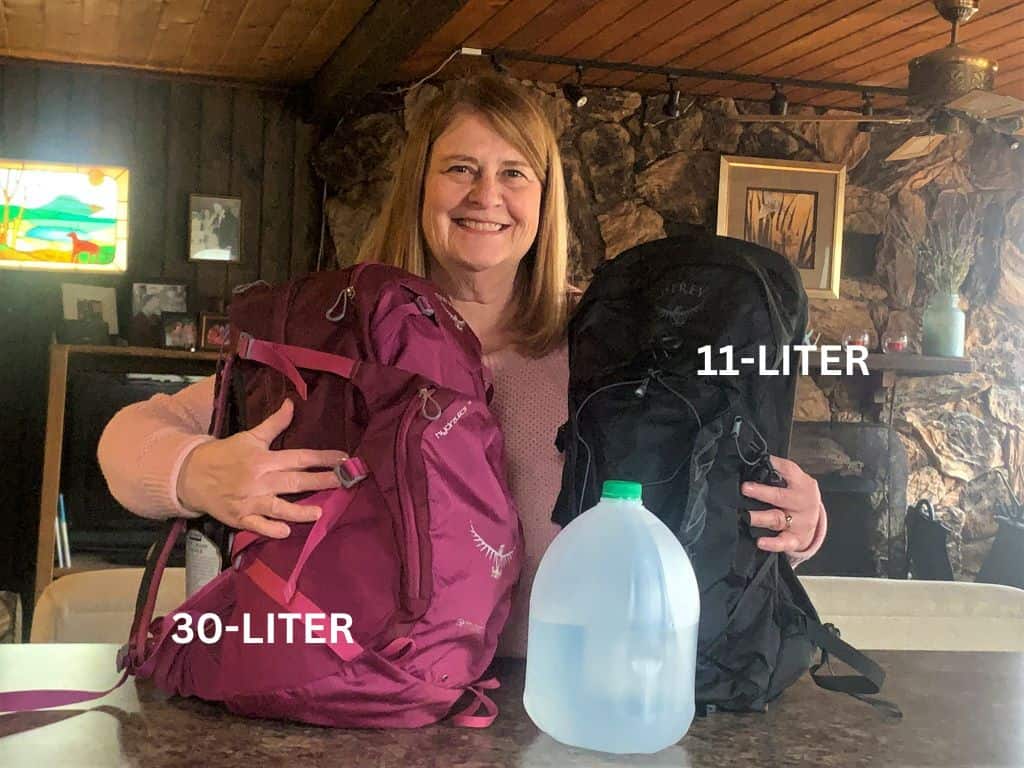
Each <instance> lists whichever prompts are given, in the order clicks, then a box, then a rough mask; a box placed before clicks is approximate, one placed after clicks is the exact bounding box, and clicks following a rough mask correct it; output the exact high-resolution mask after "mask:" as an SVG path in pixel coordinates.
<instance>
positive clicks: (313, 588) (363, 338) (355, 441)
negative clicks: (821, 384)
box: [0, 264, 523, 727]
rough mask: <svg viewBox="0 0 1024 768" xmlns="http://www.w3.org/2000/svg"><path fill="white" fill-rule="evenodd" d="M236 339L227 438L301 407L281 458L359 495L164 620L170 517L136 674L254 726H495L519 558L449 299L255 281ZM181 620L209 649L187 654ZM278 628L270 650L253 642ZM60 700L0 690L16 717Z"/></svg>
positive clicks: (146, 592)
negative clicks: (500, 649) (329, 458)
mask: <svg viewBox="0 0 1024 768" xmlns="http://www.w3.org/2000/svg"><path fill="white" fill-rule="evenodd" d="M231 327H232V347H233V351H232V353H231V354H230V355H228V356H227V358H226V361H225V363H224V365H223V366H222V367H221V369H220V371H219V373H218V379H217V400H216V404H215V408H214V423H213V425H212V427H211V432H212V433H213V434H215V435H217V436H218V437H223V436H226V435H229V434H232V433H234V432H236V431H239V430H243V429H248V428H250V427H253V426H255V425H257V424H259V423H260V422H262V421H263V420H264V419H265V418H267V417H268V416H269V415H270V414H271V413H273V412H274V411H276V410H277V409H278V408H279V407H280V405H281V403H282V402H283V401H284V399H285V398H291V399H292V401H293V403H294V405H295V409H294V417H293V419H292V423H291V426H290V427H289V428H288V429H287V430H286V431H285V432H284V433H282V434H281V435H280V436H279V438H278V439H277V441H275V443H274V445H272V448H314V449H332V450H341V451H345V452H347V453H348V454H349V455H350V456H351V457H352V458H350V459H349V460H348V461H346V462H345V463H344V464H343V466H342V467H340V468H338V470H337V471H338V473H339V476H340V478H341V479H342V483H343V487H341V488H339V489H336V490H331V491H323V492H320V493H316V494H312V495H308V496H306V497H305V498H298V499H294V498H293V499H292V500H297V502H298V503H309V504H316V505H319V506H320V507H321V509H322V511H323V512H322V515H321V517H320V519H319V520H317V521H316V523H314V524H294V523H293V524H291V529H292V532H291V535H290V536H289V537H288V538H286V539H267V538H264V537H262V536H258V535H256V534H252V533H250V532H238V533H237V534H236V535H235V537H234V541H233V545H232V551H231V555H232V564H231V567H229V568H228V569H227V570H225V571H223V572H222V573H221V574H220V575H219V576H217V577H216V578H214V579H213V580H212V581H211V582H209V583H208V584H207V585H206V586H204V587H203V588H202V589H200V590H199V591H198V592H196V593H195V594H194V595H192V596H191V597H190V598H189V599H188V600H186V601H185V602H184V603H183V604H182V605H181V606H180V607H179V608H178V609H177V611H175V613H174V614H172V615H169V616H164V617H161V618H157V619H156V620H152V621H151V618H152V612H153V605H154V603H155V599H156V593H157V588H158V585H159V580H160V574H161V572H162V570H163V567H164V565H165V564H166V561H167V557H168V556H169V554H170V551H171V549H172V548H173V546H174V544H175V542H176V541H177V539H178V538H179V536H180V534H181V532H182V531H183V529H184V523H185V521H184V520H180V519H179V520H176V521H174V523H173V524H172V525H170V526H169V527H168V531H167V532H166V534H165V536H164V537H163V538H162V540H161V541H160V542H158V544H157V546H156V547H155V550H154V551H155V552H157V553H158V554H157V556H155V557H151V558H150V560H151V562H150V564H149V565H148V566H147V569H146V574H145V576H144V577H143V582H142V585H141V587H140V592H139V602H138V606H137V610H136V616H135V624H134V626H133V628H132V636H131V638H130V641H129V643H128V645H126V646H125V647H124V648H123V649H122V650H121V654H120V662H121V664H122V667H123V669H124V670H125V674H129V673H130V674H133V675H135V676H136V677H138V678H141V679H151V680H153V681H154V682H155V684H156V685H157V686H158V687H159V688H161V689H163V690H165V691H168V692H171V693H175V694H178V695H182V696H197V697H200V698H202V699H206V700H211V701H223V702H224V703H225V705H226V706H227V708H228V709H229V710H231V711H233V712H236V713H239V714H243V715H250V716H254V717H269V718H280V719H287V720H299V721H303V722H307V723H316V724H320V725H329V726H339V727H415V726H421V725H426V724H429V723H434V722H437V721H438V720H441V719H442V718H444V717H445V716H446V715H448V714H449V713H450V711H451V710H452V708H453V706H454V705H455V704H456V702H457V700H458V699H460V698H461V697H462V696H463V695H464V694H467V693H468V694H471V696H469V697H467V698H469V699H471V700H470V701H469V706H468V708H466V709H465V710H463V711H462V712H461V713H459V714H457V715H456V716H455V717H454V718H453V722H455V723H456V724H458V725H467V726H477V727H483V726H486V725H489V724H490V723H491V722H492V721H493V720H494V718H495V716H496V714H497V709H496V707H495V706H494V704H493V702H492V701H491V700H490V699H489V698H488V697H487V695H486V694H485V693H484V690H486V689H489V688H494V687H497V682H496V681H494V680H482V679H481V678H482V676H483V675H484V673H485V671H486V670H487V667H488V665H489V664H490V662H491V660H492V658H493V656H494V652H495V648H496V647H497V643H498V635H499V633H500V632H501V630H502V628H503V626H504V624H505V621H506V619H507V617H508V614H509V609H510V603H511V598H512V592H513V588H514V586H515V584H516V581H517V579H518V576H519V571H520V567H521V562H522V551H523V550H522V533H521V529H520V524H519V518H518V515H517V513H516V509H515V506H514V504H513V502H512V499H511V496H510V494H509V489H508V485H507V482H506V476H505V464H504V448H503V441H502V436H501V432H500V429H499V426H498V423H497V421H496V418H495V416H494V414H492V413H491V411H490V409H489V408H488V401H489V398H490V390H489V386H488V383H487V377H486V374H485V369H484V367H483V364H482V362H481V353H480V344H479V342H478V340H477V339H476V337H475V336H474V334H473V332H472V331H471V330H470V329H469V326H468V325H467V324H466V322H465V321H464V320H463V319H462V318H461V317H459V315H458V313H457V312H456V311H455V309H454V308H453V307H452V305H451V303H450V302H449V300H448V299H447V298H446V297H445V296H444V295H443V294H441V292H440V291H439V290H438V289H437V288H436V287H435V286H433V284H431V283H430V282H428V281H426V280H423V279H421V278H417V277H414V276H412V275H409V274H407V273H405V272H403V271H401V270H399V269H396V268H393V267H386V266H382V265H376V264H373V265H370V264H368V265H359V266H356V267H352V268H349V269H345V270H341V271H334V272H326V273H317V274H314V275H310V276H308V277H304V278H301V279H298V280H295V281H293V282H291V283H288V284H286V285H282V286H278V287H271V286H269V285H267V284H266V283H258V284H254V285H252V286H249V287H248V288H247V289H245V290H243V291H242V292H240V293H239V294H238V295H236V296H235V298H234V300H233V302H232V305H231ZM182 613H187V614H189V615H190V616H191V617H192V622H191V628H192V629H193V630H194V631H195V630H198V629H199V628H200V624H203V625H204V627H205V633H204V634H205V638H206V640H213V641H212V642H201V641H200V640H198V639H193V641H192V642H189V643H185V644H179V643H178V642H176V641H175V640H174V636H175V635H179V636H181V635H182V633H183V631H182V630H181V627H182V626H183V622H182V620H181V619H180V618H175V616H176V615H177V614H182ZM289 613H294V614H301V618H299V619H295V618H292V619H287V618H286V617H285V618H282V614H289ZM205 614H212V616H206V617H205V618H204V615H205ZM268 615H269V616H271V617H272V618H271V620H270V623H272V624H273V625H274V627H273V628H271V627H269V625H268V618H267V617H268ZM321 616H323V618H321ZM345 617H348V619H347V620H346V618H345ZM289 626H290V627H291V640H292V641H291V642H287V637H286V635H287V629H288V627H289ZM228 627H237V628H238V629H237V630H224V628H228ZM243 628H247V631H243ZM218 630H222V631H218ZM270 632H273V633H274V637H275V642H274V643H270V642H263V643H262V644H254V643H248V642H245V639H246V637H248V638H249V639H255V638H259V639H263V640H265V641H266V640H267V639H268V637H269V636H270ZM218 634H219V637H216V638H215V635H218ZM122 679H123V678H122ZM49 693H50V694H51V698H52V694H56V693H65V694H73V693H75V692H49ZM33 695H34V696H35V698H33ZM5 696H6V697H8V698H7V699H5V698H4V697H5ZM12 696H14V697H22V698H20V699H17V700H13V699H11V698H10V697H12ZM94 696H95V694H92V695H90V696H89V697H88V698H92V697H94ZM46 699H47V697H46V692H22V693H18V694H6V695H5V694H0V709H4V704H5V703H6V704H8V705H9V706H7V707H6V708H8V709H18V708H33V706H32V705H34V706H53V705H54V703H53V702H52V701H51V702H50V703H45V701H44V700H46ZM75 700H76V701H81V700H85V699H84V698H83V697H79V698H77V699H75ZM59 703H62V704H63V703H72V702H71V701H68V700H67V697H66V696H65V698H64V699H61V700H60V701H59ZM11 704H13V705H14V706H10V705H11ZM18 704H20V705H21V706H18ZM481 708H482V710H483V713H482V714H475V713H476V712H477V711H479V710H481Z"/></svg>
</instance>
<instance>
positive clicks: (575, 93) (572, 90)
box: [562, 66, 587, 109]
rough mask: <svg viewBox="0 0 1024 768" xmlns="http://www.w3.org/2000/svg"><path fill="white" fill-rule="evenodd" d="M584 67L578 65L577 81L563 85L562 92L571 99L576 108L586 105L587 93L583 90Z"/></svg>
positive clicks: (570, 101)
mask: <svg viewBox="0 0 1024 768" xmlns="http://www.w3.org/2000/svg"><path fill="white" fill-rule="evenodd" d="M582 83H583V67H582V66H577V67H576V82H575V83H566V84H565V85H564V86H562V93H563V94H565V98H566V99H568V100H569V103H570V104H572V105H573V106H574V107H576V109H580V108H581V107H584V106H586V104H587V94H585V93H584V92H583V87H582Z"/></svg>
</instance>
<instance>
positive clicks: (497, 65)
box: [491, 54, 512, 77]
mask: <svg viewBox="0 0 1024 768" xmlns="http://www.w3.org/2000/svg"><path fill="white" fill-rule="evenodd" d="M491 66H492V67H493V68H494V71H495V72H497V73H498V74H499V75H502V76H505V77H507V76H508V75H510V74H512V72H511V70H510V69H509V68H508V65H507V64H506V63H505V60H504V59H502V57H501V56H498V55H497V54H492V55H491Z"/></svg>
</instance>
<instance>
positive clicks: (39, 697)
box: [0, 670, 128, 712]
mask: <svg viewBox="0 0 1024 768" xmlns="http://www.w3.org/2000/svg"><path fill="white" fill-rule="evenodd" d="M127 679H128V670H125V671H124V672H122V673H121V679H120V680H118V681H117V682H116V683H114V685H113V687H111V688H107V690H105V691H75V690H50V691H47V690H33V691H8V692H7V693H0V712H31V711H32V710H36V709H48V708H50V707H64V706H67V705H68V704H81V703H82V702H83V701H93V700H94V699H101V698H103V697H104V696H106V695H107V694H108V693H113V692H114V691H116V690H117V689H118V688H120V687H121V686H122V685H124V681H125V680H127Z"/></svg>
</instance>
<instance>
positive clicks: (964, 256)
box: [892, 191, 981, 296]
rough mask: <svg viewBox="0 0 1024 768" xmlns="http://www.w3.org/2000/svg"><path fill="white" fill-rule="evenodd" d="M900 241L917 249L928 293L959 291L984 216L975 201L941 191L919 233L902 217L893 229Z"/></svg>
mask: <svg viewBox="0 0 1024 768" xmlns="http://www.w3.org/2000/svg"><path fill="white" fill-rule="evenodd" d="M892 234H893V236H894V237H895V238H896V241H897V244H898V245H899V246H900V247H901V248H907V249H911V250H913V251H915V252H916V253H917V268H918V272H919V273H920V275H921V277H923V278H924V283H925V287H926V289H927V291H928V295H929V296H936V295H942V294H945V295H947V296H948V295H951V294H955V293H959V291H960V286H961V285H963V282H964V280H965V279H966V278H967V273H968V271H969V270H970V268H971V264H972V263H974V254H975V251H976V250H977V247H978V244H979V242H980V241H981V217H980V216H979V215H978V207H977V205H975V204H974V201H972V200H970V199H968V198H967V197H966V196H965V195H963V194H960V193H958V192H950V191H946V192H942V193H941V194H940V195H939V199H938V201H937V202H936V204H935V208H934V211H933V214H932V216H930V217H929V218H928V220H927V222H926V224H925V227H924V232H923V233H922V234H920V235H919V234H916V233H915V232H913V231H912V229H911V227H910V225H909V223H908V222H907V220H906V219H905V218H903V217H900V216H897V217H896V218H895V227H894V228H893V230H892Z"/></svg>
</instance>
